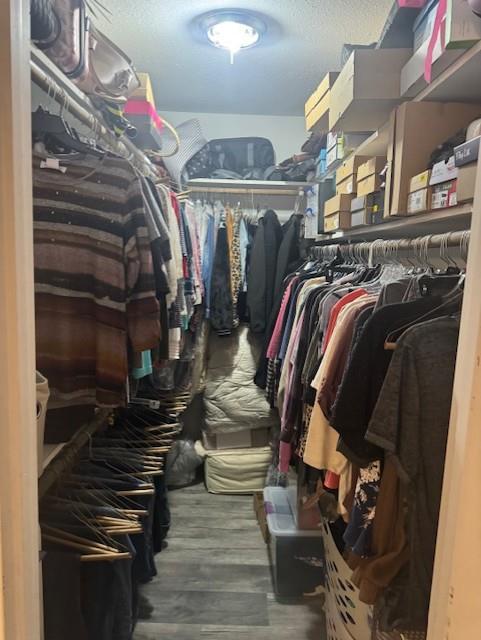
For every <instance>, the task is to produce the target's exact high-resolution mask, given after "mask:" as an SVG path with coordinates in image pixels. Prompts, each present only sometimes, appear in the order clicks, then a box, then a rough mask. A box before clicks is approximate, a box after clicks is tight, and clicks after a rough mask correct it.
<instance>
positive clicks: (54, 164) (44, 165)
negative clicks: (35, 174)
mask: <svg viewBox="0 0 481 640" xmlns="http://www.w3.org/2000/svg"><path fill="white" fill-rule="evenodd" d="M40 169H55V170H56V171H60V172H61V173H66V172H67V167H61V166H60V160H59V159H58V158H45V160H42V161H41V162H40Z"/></svg>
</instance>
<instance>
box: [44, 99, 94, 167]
mask: <svg viewBox="0 0 481 640" xmlns="http://www.w3.org/2000/svg"><path fill="white" fill-rule="evenodd" d="M32 134H33V137H34V139H35V140H39V139H42V140H44V142H45V144H46V147H47V148H48V147H49V146H50V144H52V143H53V144H54V145H55V146H57V147H60V148H61V149H63V150H70V151H77V152H79V153H88V154H91V155H94V156H97V157H103V156H104V155H105V154H104V152H103V151H100V150H98V149H96V148H94V147H93V146H91V145H89V144H86V143H84V142H82V141H81V140H80V139H79V138H78V135H77V133H76V132H75V130H74V129H72V128H71V127H70V126H69V125H68V123H67V122H66V121H65V120H64V119H63V118H62V116H61V115H54V114H52V113H49V112H48V111H46V110H45V109H43V108H42V107H38V109H37V110H36V111H35V112H34V113H33V114H32Z"/></svg>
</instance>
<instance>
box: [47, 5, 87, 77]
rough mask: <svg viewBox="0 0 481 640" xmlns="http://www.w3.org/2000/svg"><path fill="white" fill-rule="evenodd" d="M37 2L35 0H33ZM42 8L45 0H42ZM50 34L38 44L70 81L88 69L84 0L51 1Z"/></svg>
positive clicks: (85, 73)
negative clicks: (52, 23)
mask: <svg viewBox="0 0 481 640" xmlns="http://www.w3.org/2000/svg"><path fill="white" fill-rule="evenodd" d="M35 2H38V0H35ZM42 4H43V5H44V9H45V6H46V4H45V0H42ZM51 13H52V16H53V17H52V18H51V19H52V20H53V21H54V23H55V25H56V26H55V28H54V31H53V33H52V37H50V38H48V39H47V40H44V41H42V42H39V43H38V46H39V48H40V49H43V50H44V51H45V53H46V55H47V56H48V57H49V58H50V59H51V60H52V61H53V62H55V64H56V65H57V67H58V68H59V69H60V70H61V71H63V73H65V75H66V76H67V77H68V78H70V79H71V80H79V79H80V78H81V77H82V76H84V75H87V74H88V69H89V36H88V33H89V26H90V22H89V19H88V17H87V14H86V9H85V2H84V0H51Z"/></svg>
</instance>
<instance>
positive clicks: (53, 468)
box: [38, 409, 111, 498]
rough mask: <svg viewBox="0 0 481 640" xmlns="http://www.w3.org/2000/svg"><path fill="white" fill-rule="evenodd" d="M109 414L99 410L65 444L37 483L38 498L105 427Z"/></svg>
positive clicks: (105, 410) (104, 410) (106, 410)
mask: <svg viewBox="0 0 481 640" xmlns="http://www.w3.org/2000/svg"><path fill="white" fill-rule="evenodd" d="M110 413H111V411H110V409H101V410H99V412H98V413H97V415H96V416H95V417H94V418H93V419H92V420H91V421H90V422H89V423H87V424H86V425H84V426H82V427H80V429H79V430H78V431H77V433H76V434H75V435H74V436H73V438H72V439H71V440H70V441H69V442H67V444H66V445H65V447H64V448H63V449H62V451H61V452H60V454H59V455H58V456H57V458H55V460H53V461H52V462H51V463H50V464H49V465H48V467H47V468H46V469H45V471H44V472H43V474H42V475H41V476H40V478H39V481H38V495H39V498H42V497H43V496H44V495H45V494H46V493H47V492H48V491H49V490H50V488H51V487H52V486H53V485H54V484H55V482H57V480H58V479H59V477H60V476H61V475H62V473H63V472H64V471H65V469H67V468H69V467H71V466H72V463H73V462H74V461H75V458H76V457H77V454H78V452H79V451H80V450H81V449H82V448H83V447H84V446H85V445H86V444H87V442H88V441H89V440H90V438H91V437H92V436H93V435H94V434H95V433H96V432H97V431H98V430H99V429H101V428H102V427H103V426H105V424H106V423H107V419H108V417H109V415H110Z"/></svg>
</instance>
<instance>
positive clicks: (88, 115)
mask: <svg viewBox="0 0 481 640" xmlns="http://www.w3.org/2000/svg"><path fill="white" fill-rule="evenodd" d="M30 68H31V74H32V80H33V82H35V84H36V85H37V86H39V87H40V88H41V89H43V90H44V91H45V92H46V93H47V94H48V95H49V96H50V97H51V98H53V99H54V100H55V102H57V103H58V104H59V105H60V106H61V107H62V108H64V109H66V110H67V111H68V112H69V113H71V114H72V115H73V116H74V117H75V118H77V119H78V120H79V121H80V122H82V124H84V125H86V126H87V127H88V128H89V129H91V130H92V132H93V133H94V134H95V137H96V138H98V139H99V140H101V141H102V143H103V144H104V145H106V146H107V147H108V148H109V149H110V150H111V151H113V152H114V153H117V154H118V155H120V156H123V157H124V158H127V159H128V160H129V161H130V162H132V164H134V165H135V166H136V167H137V169H139V171H141V172H142V173H143V174H145V175H149V176H151V177H157V174H156V171H155V168H154V166H153V164H152V162H151V161H150V160H149V159H148V158H147V156H146V155H145V154H144V153H142V151H140V150H139V149H137V147H136V146H135V145H134V144H133V143H132V142H131V141H130V140H128V138H126V137H125V136H124V137H123V138H122V139H119V138H117V137H116V136H115V135H114V134H113V133H112V132H111V131H110V130H109V129H108V128H107V127H106V126H105V124H104V122H103V119H102V118H101V116H100V115H99V114H98V112H97V111H96V109H95V108H94V106H93V105H92V103H91V102H90V100H89V99H88V98H87V96H85V95H84V94H83V93H82V92H81V91H80V90H79V89H78V88H77V87H76V86H75V85H74V84H73V83H72V82H70V80H68V78H66V77H65V76H64V75H63V74H62V73H61V71H60V70H59V69H57V67H56V66H55V65H54V64H53V63H52V62H51V61H50V60H49V59H48V58H47V56H45V55H44V54H43V53H42V52H41V51H39V50H38V49H37V48H36V47H34V46H32V47H31V56H30Z"/></svg>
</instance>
